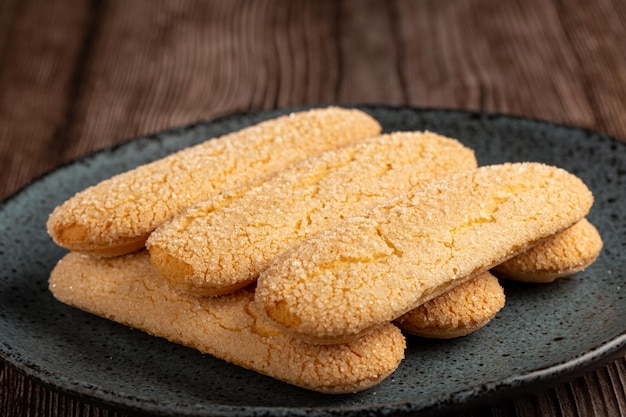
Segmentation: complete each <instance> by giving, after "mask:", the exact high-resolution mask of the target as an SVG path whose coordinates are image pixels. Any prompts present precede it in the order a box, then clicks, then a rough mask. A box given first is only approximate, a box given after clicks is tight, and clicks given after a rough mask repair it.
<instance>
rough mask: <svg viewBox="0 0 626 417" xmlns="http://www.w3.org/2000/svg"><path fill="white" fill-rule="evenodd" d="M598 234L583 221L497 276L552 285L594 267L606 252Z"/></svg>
mask: <svg viewBox="0 0 626 417" xmlns="http://www.w3.org/2000/svg"><path fill="white" fill-rule="evenodd" d="M602 246H603V244H602V237H601V236H600V233H598V230H597V229H596V228H595V227H594V226H593V225H592V224H591V223H590V222H589V221H588V220H587V219H583V220H581V221H579V222H578V223H576V224H575V225H573V226H572V227H570V228H569V229H567V230H564V231H563V232H561V233H557V234H555V235H554V236H551V237H550V238H548V239H547V240H546V241H545V242H542V243H541V244H539V245H537V246H535V247H532V248H530V249H528V250H527V251H525V252H524V253H521V254H520V255H517V256H516V257H514V258H511V259H509V260H508V261H505V262H503V263H501V264H500V265H497V266H495V267H494V268H493V272H494V274H496V275H497V276H499V277H502V278H508V279H511V280H515V281H523V282H552V281H554V280H555V279H557V278H561V277H565V276H569V275H572V274H575V273H577V272H580V271H582V270H584V269H585V268H587V267H588V266H589V265H591V264H592V263H593V262H594V261H595V260H596V258H597V257H598V255H599V254H600V251H601V250H602Z"/></svg>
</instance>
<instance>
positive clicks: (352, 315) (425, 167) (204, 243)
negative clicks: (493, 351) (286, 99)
mask: <svg viewBox="0 0 626 417" xmlns="http://www.w3.org/2000/svg"><path fill="white" fill-rule="evenodd" d="M592 203H593V196H592V194H591V192H590V191H589V189H588V188H587V187H586V186H585V184H584V183H583V182H582V181H581V180H580V179H579V178H577V177H576V176H574V175H572V174H570V173H568V172H566V171H564V170H562V169H560V168H557V167H552V166H548V165H544V164H540V163H532V162H527V163H507V164H501V165H492V166H483V167H478V164H477V161H476V158H475V156H474V152H473V151H472V150H471V149H469V148H467V147H465V146H464V145H462V144H461V143H460V142H459V141H457V140H455V139H451V138H447V137H444V136H441V135H438V134H435V133H431V132H395V133H389V134H381V126H380V124H379V123H378V122H377V121H376V120H374V119H373V118H372V117H371V116H369V115H367V114H366V113H364V112H361V111H359V110H356V109H343V108H337V107H329V108H322V109H314V110H309V111H303V112H299V113H293V114H289V115H286V116H282V117H279V118H276V119H273V120H269V121H265V122H261V123H259V124H257V125H254V126H251V127H248V128H245V129H243V130H240V131H237V132H234V133H231V134H228V135H225V136H222V137H219V138H215V139H211V140H207V141H206V142H204V143H201V144H199V145H196V146H194V147H191V148H187V149H184V150H182V151H179V152H177V153H174V154H172V155H170V156H167V157H165V158H163V159H160V160H157V161H155V162H152V163H149V164H146V165H143V166H140V167H137V168H135V169H133V170H131V171H128V172H126V173H123V174H120V175H117V176H115V177H112V178H110V179H108V180H106V181H103V182H101V183H99V184H97V185H95V186H92V187H90V188H87V189H85V190H84V191H82V192H79V193H78V194H76V195H75V196H73V197H72V198H70V199H69V200H67V201H66V202H64V203H63V204H62V205H60V206H59V207H57V208H56V209H55V210H54V211H53V212H52V214H51V215H50V217H49V219H48V223H47V227H48V232H49V234H50V236H51V237H52V238H53V240H54V241H55V242H56V243H57V244H58V245H60V246H62V247H64V248H66V249H68V250H70V253H68V254H67V255H66V256H65V257H64V258H63V259H62V260H61V261H60V262H59V263H58V264H57V265H56V266H55V268H54V269H53V271H52V273H51V276H50V290H51V291H52V293H53V294H54V296H55V297H56V298H57V299H59V300H60V301H62V302H64V303H66V304H69V305H72V306H75V307H77V308H80V309H83V310H85V311H88V312H91V313H94V314H97V315H100V316H102V317H106V318H108V319H111V320H114V321H117V322H119V323H123V324H125V325H128V326H131V327H134V328H138V329H142V330H144V331H146V332H148V333H150V334H153V335H155V336H159V337H163V338H166V339H168V340H170V341H172V342H176V343H180V344H183V345H186V346H190V347H193V348H196V349H199V350H200V351H202V352H205V353H208V354H211V355H214V356H215V357H218V358H221V359H223V360H226V361H229V362H231V363H233V364H237V365H240V366H243V367H245V368H248V369H252V370H255V371H257V372H260V373H263V374H266V375H269V376H272V377H274V378H277V379H279V380H282V381H285V382H287V383H290V384H294V385H297V386H300V387H304V388H307V389H310V390H314V391H319V392H325V393H350V392H356V391H361V390H364V389H367V388H369V387H372V386H374V385H375V384H377V383H378V382H380V381H382V380H383V379H384V378H386V377H387V376H389V375H390V374H391V373H393V372H394V370H395V369H396V368H397V367H398V365H399V363H400V362H401V361H402V359H403V358H404V350H405V347H406V341H405V338H404V335H403V332H405V333H408V334H413V335H417V336H421V337H431V338H453V337H459V336H464V335H467V334H469V333H472V332H474V331H476V330H478V329H479V328H481V327H482V326H484V325H485V324H486V323H487V322H489V321H490V320H491V319H492V318H493V317H494V316H495V315H496V314H497V312H498V311H500V309H502V308H503V307H504V303H505V295H504V290H503V288H502V286H501V285H500V283H499V281H498V278H496V276H497V277H499V278H506V279H512V280H518V281H525V282H550V281H553V280H554V279H556V278H559V277H563V276H567V275H570V274H573V273H575V272H578V271H580V270H582V269H584V268H586V267H587V266H588V265H590V264H591V263H592V262H593V261H594V260H595V259H596V257H597V256H598V254H599V252H600V250H601V248H602V240H601V238H600V235H599V234H598V232H597V230H596V229H595V228H594V226H593V225H592V224H591V223H589V222H588V221H587V220H586V216H587V214H588V212H589V210H590V207H591V205H592Z"/></svg>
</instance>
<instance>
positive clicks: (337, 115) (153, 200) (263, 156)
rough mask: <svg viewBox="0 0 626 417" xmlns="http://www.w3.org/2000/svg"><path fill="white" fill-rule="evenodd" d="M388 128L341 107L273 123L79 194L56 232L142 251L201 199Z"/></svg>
mask: <svg viewBox="0 0 626 417" xmlns="http://www.w3.org/2000/svg"><path fill="white" fill-rule="evenodd" d="M380 130H381V127H380V124H379V123H378V122H377V121H375V120H374V119H373V118H372V117H370V116H369V115H367V114H365V113H364V112H361V111H359V110H351V109H341V108H337V107H329V108H326V109H314V110H310V111H305V112H300V113H294V114H291V115H287V116H282V117H279V118H276V119H272V120H268V121H265V122H262V123H259V124H257V125H254V126H251V127H248V128H245V129H242V130H240V131H237V132H233V133H230V134H227V135H224V136H222V137H220V138H216V139H212V140H207V141H206V142H203V143H201V144H199V145H196V146H193V147H190V148H187V149H184V150H182V151H179V152H176V153H174V154H172V155H169V156H167V157H165V158H163V159H160V160H158V161H154V162H151V163H148V164H145V165H142V166H140V167H137V168H135V169H133V170H130V171H128V172H125V173H122V174H119V175H116V176H114V177H112V178H110V179H108V180H105V181H103V182H101V183H99V184H96V185H94V186H92V187H89V188H87V189H86V190H84V191H82V192H79V193H77V194H76V195H75V196H74V197H72V198H70V199H69V200H67V201H66V202H65V203H63V204H62V205H60V206H59V207H57V208H55V209H54V211H53V212H52V214H51V215H50V217H49V219H48V222H47V227H48V232H49V234H50V236H51V237H52V238H53V240H54V241H55V242H56V243H57V244H59V245H60V246H63V247H65V248H67V249H70V250H74V251H82V252H88V253H92V254H95V255H102V256H114V255H120V254H124V253H129V252H131V251H134V250H138V249H141V248H142V247H143V245H144V243H145V240H146V239H147V237H148V235H149V233H150V232H152V230H154V229H155V228H156V227H157V226H159V225H160V224H162V223H163V222H164V221H166V220H167V219H169V218H171V217H173V216H174V215H176V214H178V213H179V212H180V211H181V210H183V209H185V208H186V207H189V206H190V205H192V204H194V203H197V202H199V201H201V200H203V199H205V198H208V197H210V196H212V195H215V194H217V193H220V192H222V191H225V190H229V189H231V188H236V187H240V186H243V185H245V184H247V183H250V182H254V181H256V180H258V179H259V178H262V177H264V176H267V175H269V174H270V173H272V172H274V171H276V170H278V169H281V168H284V167H286V166H287V165H290V164H292V163H294V162H296V161H298V160H301V159H303V158H306V157H308V156H311V155H314V154H316V153H319V152H322V151H325V150H328V149H332V148H334V147H336V146H339V145H342V144H346V143H349V142H351V141H353V140H358V139H363V138H366V137H369V136H374V135H377V134H379V133H380Z"/></svg>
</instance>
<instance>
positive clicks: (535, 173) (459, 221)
mask: <svg viewBox="0 0 626 417" xmlns="http://www.w3.org/2000/svg"><path fill="white" fill-rule="evenodd" d="M592 203H593V196H592V194H591V192H590V191H589V189H588V188H587V187H586V186H585V184H584V183H583V182H582V181H581V180H580V179H579V178H577V177H576V176H574V175H572V174H570V173H568V172H566V171H564V170H562V169H560V168H556V167H551V166H547V165H544V164H540V163H511V164H501V165H493V166H486V167H480V168H477V169H475V170H470V171H466V172H463V173H460V174H455V175H451V176H448V177H445V178H441V179H438V180H433V181H431V182H429V183H427V184H426V185H424V186H423V187H419V188H417V189H415V190H413V191H411V192H408V193H407V194H405V195H403V196H401V197H398V198H395V199H392V200H391V201H390V202H387V203H384V204H381V205H378V206H376V207H375V208H373V209H371V210H369V211H368V212H367V213H366V214H364V215H360V216H355V217H351V218H349V219H347V220H345V221H343V222H341V223H339V224H337V225H336V226H334V227H332V228H330V229H327V230H325V231H323V232H321V233H319V234H317V235H315V236H313V237H311V238H309V239H308V240H306V241H304V242H303V243H302V244H300V245H297V246H295V247H293V248H291V249H289V250H287V251H286V252H284V253H283V254H282V255H280V256H279V257H278V258H276V259H275V260H274V261H273V262H272V263H271V265H270V267H269V268H268V269H266V270H265V271H263V272H262V273H261V275H260V277H259V280H258V286H257V290H256V296H255V299H256V302H257V303H258V305H259V307H260V308H261V309H262V310H263V311H264V312H265V314H267V315H268V317H269V318H271V319H272V320H273V321H275V322H276V323H277V324H278V325H280V326H281V327H282V328H284V329H285V330H286V331H288V332H290V333H292V334H294V335H297V336H298V337H301V338H303V339H305V340H307V341H309V342H312V343H338V342H343V341H346V340H351V339H352V338H354V337H357V336H359V335H362V334H364V333H366V332H368V331H371V330H372V329H374V328H376V327H377V326H380V325H382V324H383V323H387V322H389V321H391V320H394V319H396V318H398V317H399V316H401V315H402V314H404V313H407V312H408V311H410V310H411V309H413V308H415V307H417V306H419V305H421V304H423V303H425V302H427V301H429V300H431V299H432V298H434V297H436V296H438V295H441V294H443V293H444V292H446V291H448V290H449V289H451V288H453V287H454V286H455V285H458V284H459V283H460V282H459V280H467V279H470V278H471V277H473V276H475V275H477V274H479V273H482V272H484V271H486V270H488V269H490V268H491V267H493V266H494V265H497V264H499V263H501V262H503V261H505V260H507V259H510V258H511V257H513V256H515V255H517V254H519V253H521V252H522V251H524V250H525V249H526V248H528V247H530V246H531V245H534V244H536V243H537V242H539V241H541V240H543V239H545V238H547V237H548V236H551V235H553V234H555V233H558V232H560V231H562V230H565V229H566V228H568V227H570V226H571V225H573V224H574V223H576V222H578V221H579V220H581V219H582V218H584V217H585V216H586V215H587V213H588V211H589V209H590V207H591V205H592Z"/></svg>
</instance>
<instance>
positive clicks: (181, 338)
mask: <svg viewBox="0 0 626 417" xmlns="http://www.w3.org/2000/svg"><path fill="white" fill-rule="evenodd" d="M49 285H50V290H51V291H52V293H53V294H54V296H55V297H56V298H57V299H59V300H60V301H62V302H64V303H66V304H69V305H71V306H74V307H77V308H79V309H82V310H85V311H88V312H91V313H94V314H96V315H99V316H102V317H105V318H108V319H111V320H114V321H116V322H119V323H122V324H125V325H129V326H131V327H134V328H138V329H141V330H143V331H146V332H147V333H150V334H152V335H155V336H159V337H163V338H165V339H168V340H170V341H172V342H175V343H179V344H183V345H186V346H188V347H192V348H195V349H198V350H200V351H202V352H204V353H208V354H211V355H214V356H216V357H217V358H220V359H223V360H225V361H228V362H231V363H233V364H236V365H240V366H242V367H245V368H248V369H251V370H254V371H257V372H259V373H262V374H265V375H269V376H271V377H274V378H277V379H279V380H282V381H284V382H287V383H290V384H294V385H297V386H300V387H303V388H307V389H310V390H314V391H319V392H324V393H348V392H356V391H361V390H364V389H367V388H369V387H372V386H373V385H375V384H377V383H379V382H380V381H382V380H383V379H384V378H386V377H387V376H388V375H390V374H391V373H392V372H393V371H394V370H395V369H396V368H397V366H398V364H399V363H400V361H401V360H402V359H403V357H404V349H405V346H406V345H405V340H404V336H403V335H402V333H401V332H400V330H399V329H398V328H397V327H395V326H394V325H392V324H388V325H385V326H381V327H380V328H379V329H377V330H376V331H375V332H372V333H371V334H368V335H366V336H365V337H363V338H360V339H357V340H354V341H353V342H350V343H347V344H344V345H336V346H315V345H309V344H306V343H303V342H302V341H300V340H298V339H294V338H293V337H290V336H288V335H286V334H285V333H284V332H282V331H281V330H279V329H277V328H276V327H275V326H273V325H272V323H271V322H269V321H268V320H267V319H265V318H264V317H263V315H262V314H259V312H258V311H257V310H256V308H255V305H254V301H253V297H254V295H253V292H252V290H250V289H244V290H241V291H238V292H236V293H233V294H229V295H227V296H223V297H210V298H199V297H193V296H189V295H185V294H181V293H179V292H177V291H172V290H171V289H170V287H169V286H168V284H167V282H166V281H164V280H163V279H161V278H160V277H159V276H158V275H157V274H156V273H155V272H154V270H153V269H152V267H151V265H150V260H149V257H148V254H147V253H146V252H145V251H140V252H136V253H133V254H130V255H126V256H123V257H117V258H94V257H90V256H86V255H82V254H77V253H69V254H68V255H66V256H65V257H64V258H63V259H62V260H61V261H60V263H58V264H57V266H56V267H55V268H54V270H53V271H52V274H51V276H50V282H49Z"/></svg>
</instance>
